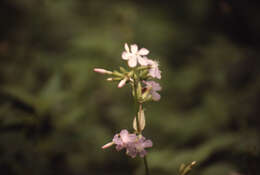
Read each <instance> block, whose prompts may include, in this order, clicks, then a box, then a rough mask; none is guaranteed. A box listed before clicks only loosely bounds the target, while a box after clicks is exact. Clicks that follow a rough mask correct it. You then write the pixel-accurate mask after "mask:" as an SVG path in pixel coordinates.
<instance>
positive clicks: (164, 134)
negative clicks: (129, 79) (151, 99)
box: [0, 0, 260, 175]
mask: <svg viewBox="0 0 260 175" xmlns="http://www.w3.org/2000/svg"><path fill="white" fill-rule="evenodd" d="M257 5H259V3H258V2H257V1H255V2H254V1H250V2H245V1H242V0H241V1H240V0H239V1H225V0H222V1H211V0H196V1H192V0H183V1H180V0H177V1H173V2H172V1H164V2H160V3H159V2H158V1H145V0H142V1H130V0H129V1H117V0H111V1H105V0H98V1H97V0H88V1H84V0H78V1H75V0H56V1H51V0H39V1H33V0H23V1H21V0H13V1H9V0H4V1H1V2H0V23H1V28H0V33H1V37H0V59H1V64H0V170H1V173H3V174H11V175H12V174H17V175H23V174H37V175H40V174H63V175H80V174H111V175H112V174H113V175H117V174H137V175H138V174H142V173H143V165H142V161H141V160H139V159H137V160H133V159H131V158H128V157H126V156H124V153H117V152H116V151H115V150H114V149H110V150H105V151H104V150H101V149H100V148H101V146H102V145H103V144H105V143H106V142H108V141H110V139H111V138H112V136H113V134H114V133H116V132H118V131H120V129H122V128H127V129H129V130H131V129H132V128H131V123H132V121H131V120H132V118H133V115H134V109H133V105H132V99H131V96H130V92H129V89H128V88H123V89H117V88H116V84H115V83H108V82H106V81H104V80H105V77H103V76H100V75H97V74H94V73H93V71H92V70H93V68H94V67H103V68H108V69H116V68H118V67H119V66H124V67H126V66H127V65H126V63H125V62H124V61H123V60H121V58H120V57H121V52H122V51H123V44H124V42H128V43H137V44H139V45H140V46H142V47H146V48H148V49H149V50H150V51H151V54H150V57H151V58H153V59H158V60H159V61H160V63H161V70H162V76H163V78H162V80H161V84H162V86H163V91H162V92H161V94H162V99H161V101H160V102H159V103H151V104H149V105H147V106H146V109H147V110H146V117H147V128H146V130H145V136H147V137H148V138H151V139H152V140H153V142H154V147H153V148H152V149H151V150H150V152H149V155H148V160H149V164H150V168H151V172H152V174H160V175H163V174H177V171H178V166H179V165H180V164H181V163H190V162H191V161H193V160H196V161H197V162H198V166H197V168H195V169H194V171H193V172H192V173H193V174H194V175H196V174H197V175H228V174H230V173H231V172H235V171H237V172H241V173H244V174H248V175H249V174H257V172H260V169H259V166H258V165H259V163H260V158H259V156H260V148H259V146H260V136H259V130H260V129H259V124H260V120H259V104H260V100H259V99H260V98H259V97H260V76H259V75H260V74H259V73H260V69H259V67H260V61H259V56H260V53H259V51H258V50H259V49H258V47H259V38H260V37H259V36H260V35H259V32H258V31H259V29H260V22H259V20H256V19H259V18H257V17H259V16H260V13H259V8H257V7H258V6H257Z"/></svg>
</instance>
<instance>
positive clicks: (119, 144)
mask: <svg viewBox="0 0 260 175" xmlns="http://www.w3.org/2000/svg"><path fill="white" fill-rule="evenodd" d="M136 140H137V136H136V135H135V134H129V133H128V131H127V130H126V129H123V130H122V131H121V132H120V133H119V134H116V135H115V136H114V138H113V142H114V143H115V144H116V150H117V151H120V150H121V149H123V148H128V147H131V146H130V145H132V144H133V143H134V142H136Z"/></svg>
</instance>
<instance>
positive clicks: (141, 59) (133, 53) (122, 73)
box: [94, 44, 161, 103]
mask: <svg viewBox="0 0 260 175" xmlns="http://www.w3.org/2000/svg"><path fill="white" fill-rule="evenodd" d="M148 54H149V50H147V49H145V48H141V49H140V50H138V46H137V45H136V44H133V45H130V47H129V46H128V44H125V51H123V53H122V59H123V60H126V61H127V63H128V66H129V67H130V70H126V69H125V68H123V67H120V70H119V71H117V70H115V71H109V70H106V69H102V68H95V69H94V71H95V72H98V73H101V74H108V75H110V76H112V77H109V78H107V80H108V81H119V83H118V86H117V87H118V88H122V87H123V86H125V85H126V84H130V85H131V86H132V94H133V96H134V97H135V99H137V100H138V102H141V103H143V102H148V101H150V100H153V101H158V100H160V98H161V96H160V94H159V93H158V92H157V91H160V90H161V86H160V84H159V83H157V82H155V81H153V80H152V79H153V78H157V79H161V71H160V70H159V64H158V62H157V61H154V60H151V59H149V58H148V57H147V55H148Z"/></svg>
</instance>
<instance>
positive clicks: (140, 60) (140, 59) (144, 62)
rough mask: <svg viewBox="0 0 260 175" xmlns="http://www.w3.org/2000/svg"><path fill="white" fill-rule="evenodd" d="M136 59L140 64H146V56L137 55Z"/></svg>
mask: <svg viewBox="0 0 260 175" xmlns="http://www.w3.org/2000/svg"><path fill="white" fill-rule="evenodd" d="M137 59H138V62H139V63H140V65H142V66H147V65H148V62H147V58H143V57H141V56H139V55H138V57H137Z"/></svg>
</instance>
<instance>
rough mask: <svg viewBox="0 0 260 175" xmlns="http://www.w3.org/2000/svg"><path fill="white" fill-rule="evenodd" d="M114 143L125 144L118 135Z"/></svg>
mask: <svg viewBox="0 0 260 175" xmlns="http://www.w3.org/2000/svg"><path fill="white" fill-rule="evenodd" d="M113 142H114V143H115V144H117V145H118V144H122V143H123V142H122V139H121V138H120V137H119V134H116V135H115V136H114V138H113Z"/></svg>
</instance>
